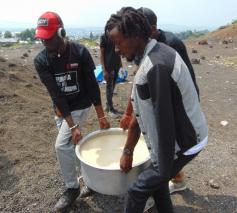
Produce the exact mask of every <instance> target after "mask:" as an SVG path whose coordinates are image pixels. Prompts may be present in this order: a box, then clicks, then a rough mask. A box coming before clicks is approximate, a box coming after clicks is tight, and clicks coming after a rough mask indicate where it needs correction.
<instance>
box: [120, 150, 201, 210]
mask: <svg viewBox="0 0 237 213" xmlns="http://www.w3.org/2000/svg"><path fill="white" fill-rule="evenodd" d="M197 155H198V154H195V155H187V156H186V155H181V156H180V157H179V158H177V159H176V160H174V163H173V168H172V172H171V177H170V179H172V178H173V177H174V176H175V175H176V174H177V173H178V172H179V171H180V170H181V169H182V168H183V167H184V166H185V165H186V164H187V163H188V162H189V161H191V160H192V159H193V158H194V157H196V156H197ZM160 180H161V178H160V174H159V171H158V170H157V169H155V168H154V167H153V166H151V167H149V168H148V169H146V170H144V171H143V172H142V173H140V175H139V176H138V178H137V180H136V181H135V182H134V183H133V185H132V186H131V187H130V188H129V190H128V193H127V196H126V201H125V208H124V212H125V213H143V211H144V208H145V205H146V201H147V199H148V198H149V197H150V196H153V198H154V200H155V204H156V208H157V210H158V212H159V213H173V205H172V201H171V198H170V192H169V181H165V180H164V181H160Z"/></svg>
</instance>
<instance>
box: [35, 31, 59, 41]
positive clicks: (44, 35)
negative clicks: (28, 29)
mask: <svg viewBox="0 0 237 213" xmlns="http://www.w3.org/2000/svg"><path fill="white" fill-rule="evenodd" d="M55 33H56V30H55V29H53V30H45V29H36V30H35V38H39V39H50V38H52V37H53V36H54V34H55Z"/></svg>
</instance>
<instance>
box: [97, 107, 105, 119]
mask: <svg viewBox="0 0 237 213" xmlns="http://www.w3.org/2000/svg"><path fill="white" fill-rule="evenodd" d="M95 111H96V114H97V117H98V118H102V117H104V116H105V114H104V110H103V107H102V105H98V106H95Z"/></svg>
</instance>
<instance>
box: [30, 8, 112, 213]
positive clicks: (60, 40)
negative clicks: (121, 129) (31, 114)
mask: <svg viewBox="0 0 237 213" xmlns="http://www.w3.org/2000/svg"><path fill="white" fill-rule="evenodd" d="M35 37H36V38H38V39H41V41H42V43H43V45H44V46H45V49H43V50H42V51H41V52H40V53H39V54H38V55H37V56H36V57H35V59H34V64H35V68H36V70H37V72H38V75H39V77H40V79H41V81H42V83H43V84H44V85H45V86H46V88H47V90H48V93H49V95H50V97H51V99H52V102H53V105H54V107H55V112H56V122H57V126H58V129H59V133H58V136H57V139H56V143H55V149H56V154H57V159H58V162H59V165H60V169H61V172H62V175H63V179H64V182H65V185H66V188H67V190H66V191H65V192H64V193H63V196H62V197H61V198H60V200H59V201H58V202H57V204H56V205H55V208H54V210H55V211H59V210H64V209H66V208H67V207H68V206H70V205H71V204H72V202H73V201H74V200H75V199H76V198H77V196H78V195H79V194H80V189H79V180H78V175H77V171H76V164H75V161H76V156H75V151H74V148H75V147H74V146H75V144H77V143H78V142H79V141H80V140H81V139H82V133H81V130H82V127H83V126H84V124H85V122H86V119H87V117H88V114H89V111H90V108H91V105H92V104H93V105H94V107H95V110H96V113H97V116H98V121H99V125H100V128H101V129H105V128H109V126H110V125H109V123H108V121H107V119H106V117H105V115H104V112H103V108H102V105H101V97H100V90H99V86H98V83H97V81H96V78H95V75H94V69H95V65H94V62H93V60H92V57H91V55H90V53H89V51H88V50H87V49H86V48H85V47H84V46H83V45H80V44H76V43H73V42H69V41H68V40H67V39H66V31H65V29H64V27H63V22H62V20H61V18H60V17H59V16H58V14H56V13H54V12H46V13H44V14H43V15H41V16H40V18H39V19H38V23H37V29H36V33H35ZM82 191H83V190H81V193H82Z"/></svg>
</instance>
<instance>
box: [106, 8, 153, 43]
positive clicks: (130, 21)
mask: <svg viewBox="0 0 237 213" xmlns="http://www.w3.org/2000/svg"><path fill="white" fill-rule="evenodd" d="M115 27H116V28H117V29H118V31H119V32H121V33H122V34H123V36H124V37H125V38H126V37H141V38H143V39H144V40H148V39H149V37H150V35H151V25H150V24H149V22H148V21H147V19H146V17H145V16H144V15H143V14H142V13H141V12H139V11H137V10H136V9H134V8H133V7H122V8H121V9H120V10H119V11H118V12H117V13H116V14H112V15H111V16H110V19H109V20H108V21H107V23H106V26H105V31H111V30H112V29H113V28H115Z"/></svg>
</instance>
